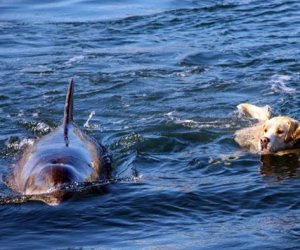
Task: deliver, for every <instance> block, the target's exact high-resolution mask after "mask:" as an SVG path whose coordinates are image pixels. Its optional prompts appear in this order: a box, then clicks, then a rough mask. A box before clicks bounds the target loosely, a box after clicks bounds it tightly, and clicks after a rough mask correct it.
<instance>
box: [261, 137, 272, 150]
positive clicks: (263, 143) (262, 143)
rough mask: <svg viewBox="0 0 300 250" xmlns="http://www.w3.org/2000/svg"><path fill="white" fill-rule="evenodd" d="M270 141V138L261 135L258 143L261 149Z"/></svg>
mask: <svg viewBox="0 0 300 250" xmlns="http://www.w3.org/2000/svg"><path fill="white" fill-rule="evenodd" d="M269 142H270V139H269V138H268V137H265V136H264V137H263V138H261V139H260V145H261V148H262V149H266V148H267V146H268V143H269Z"/></svg>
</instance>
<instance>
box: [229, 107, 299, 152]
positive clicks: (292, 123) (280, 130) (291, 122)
mask: <svg viewBox="0 0 300 250" xmlns="http://www.w3.org/2000/svg"><path fill="white" fill-rule="evenodd" d="M238 109H239V111H240V112H241V113H243V114H245V115H247V116H249V117H251V118H254V119H256V120H257V123H256V124H255V125H253V126H251V127H248V128H243V129H240V130H238V131H236V133H235V141H236V142H237V143H238V144H239V145H240V146H242V147H246V148H248V149H250V150H251V151H254V152H258V153H275V152H279V151H284V150H291V149H299V148H300V143H299V140H300V125H299V122H298V121H296V120H295V119H292V118H290V117H288V116H276V117H273V118H271V119H270V116H271V112H270V108H268V107H258V106H255V105H252V104H248V103H242V104H240V105H238Z"/></svg>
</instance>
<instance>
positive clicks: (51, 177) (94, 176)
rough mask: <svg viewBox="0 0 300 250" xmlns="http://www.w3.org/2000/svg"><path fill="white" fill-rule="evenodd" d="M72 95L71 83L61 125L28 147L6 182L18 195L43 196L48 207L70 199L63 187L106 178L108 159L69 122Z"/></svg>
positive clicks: (107, 155) (72, 84)
mask: <svg viewBox="0 0 300 250" xmlns="http://www.w3.org/2000/svg"><path fill="white" fill-rule="evenodd" d="M73 91H74V82H73V79H71V81H70V84H69V89H68V92H67V96H66V104H65V112H64V120H63V124H62V125H61V126H59V127H58V128H57V129H56V130H54V131H53V132H51V133H50V134H48V135H46V136H44V137H42V138H40V139H39V140H37V141H36V142H35V143H34V144H33V145H32V146H29V147H28V148H27V149H26V150H25V152H24V154H23V155H22V156H21V157H20V159H19V161H18V162H16V163H15V164H13V166H12V168H11V173H10V174H9V175H8V177H7V181H6V182H7V183H8V185H9V187H11V188H12V189H13V190H14V191H16V192H18V193H20V194H22V195H30V196H32V195H33V197H34V196H35V195H41V194H43V195H44V194H47V196H45V197H47V199H44V200H42V201H44V202H45V203H47V204H49V205H58V204H59V203H60V202H61V201H62V200H64V199H66V198H68V197H69V196H70V193H69V192H64V190H63V188H62V187H63V186H64V185H65V184H69V183H83V182H93V181H99V180H105V179H108V178H110V172H111V157H110V155H109V154H108V152H107V150H106V148H105V147H104V146H102V145H101V144H100V143H98V142H97V141H96V140H95V139H94V138H92V137H90V136H88V135H87V134H86V133H84V132H83V131H82V130H81V129H80V128H79V127H78V126H77V125H76V124H75V123H74V121H73ZM41 197H42V196H41Z"/></svg>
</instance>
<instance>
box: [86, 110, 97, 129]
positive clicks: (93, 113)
mask: <svg viewBox="0 0 300 250" xmlns="http://www.w3.org/2000/svg"><path fill="white" fill-rule="evenodd" d="M95 114H96V113H95V111H92V112H91V113H90V114H89V117H88V119H87V120H86V122H85V123H84V124H83V127H84V128H90V125H89V122H90V120H91V119H92V118H93V116H94V115H95Z"/></svg>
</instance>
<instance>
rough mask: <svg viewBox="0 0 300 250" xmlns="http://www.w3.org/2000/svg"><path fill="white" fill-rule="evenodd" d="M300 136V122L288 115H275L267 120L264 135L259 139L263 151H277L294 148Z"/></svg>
mask: <svg viewBox="0 0 300 250" xmlns="http://www.w3.org/2000/svg"><path fill="white" fill-rule="evenodd" d="M299 138H300V126H299V123H298V122H297V121H296V120H294V119H292V118H289V117H286V116H278V117H274V118H272V119H270V120H267V121H266V122H265V124H264V126H263V136H262V137H261V138H260V141H259V149H260V150H261V151H262V152H276V151H279V150H284V149H289V148H292V147H293V146H294V144H295V141H296V140H297V139H299Z"/></svg>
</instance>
